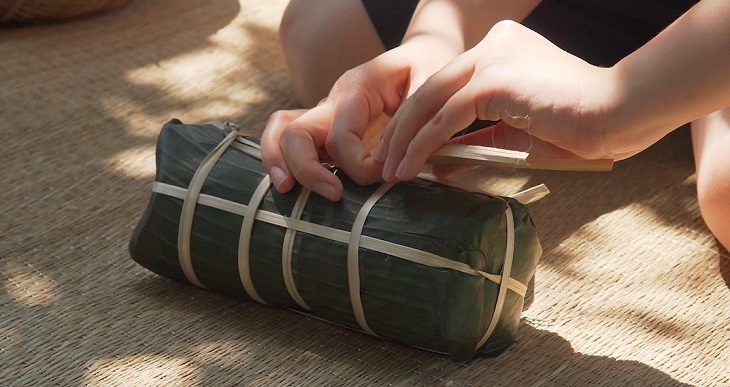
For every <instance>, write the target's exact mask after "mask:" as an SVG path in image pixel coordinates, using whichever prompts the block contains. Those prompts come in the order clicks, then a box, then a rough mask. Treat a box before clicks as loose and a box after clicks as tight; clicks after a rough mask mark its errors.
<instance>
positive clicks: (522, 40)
mask: <svg viewBox="0 0 730 387" xmlns="http://www.w3.org/2000/svg"><path fill="white" fill-rule="evenodd" d="M619 84H620V82H619V80H617V77H616V75H615V74H614V73H613V72H612V69H607V68H600V67H595V66H592V65H590V64H588V63H586V62H584V61H583V60H581V59H579V58H577V57H575V56H573V55H571V54H569V53H567V52H565V51H563V50H561V49H560V48H558V47H557V46H555V45H553V44H552V43H550V42H549V41H548V40H547V39H545V38H543V37H542V36H541V35H539V34H537V33H536V32H534V31H531V30H529V29H528V28H526V27H524V26H522V25H520V24H518V23H515V22H511V21H503V22H500V23H498V24H497V25H495V27H494V28H492V30H490V32H489V33H488V34H487V36H486V37H485V38H484V39H483V40H482V41H481V42H480V43H479V44H478V45H477V46H475V47H474V48H472V49H471V50H469V51H467V52H465V53H464V54H462V55H460V56H459V57H457V58H456V59H454V60H453V61H452V62H451V63H449V64H448V65H447V66H445V67H444V68H443V69H442V70H440V71H439V72H438V73H436V74H434V75H433V76H432V77H431V78H429V79H428V80H427V81H426V82H425V83H424V84H423V85H422V86H421V88H419V89H418V90H417V91H416V92H415V93H414V94H413V95H412V96H411V97H409V98H408V100H407V101H405V102H404V103H403V105H402V106H401V108H400V109H399V110H398V112H397V113H396V115H395V116H394V117H393V119H391V121H390V123H389V124H388V126H387V127H386V129H385V132H384V134H383V138H382V140H381V142H380V144H379V146H378V148H377V150H376V152H375V159H376V161H380V162H383V163H384V168H383V179H384V180H386V181H390V182H393V181H398V180H410V179H412V178H414V177H415V176H416V175H417V174H418V173H419V172H420V171H421V169H422V168H423V165H424V164H425V162H426V160H427V158H428V156H429V155H430V154H431V153H433V152H434V151H436V150H438V148H440V147H441V146H442V145H444V144H445V143H446V142H447V141H448V140H449V138H451V136H452V135H454V134H456V133H457V132H458V131H459V130H461V129H462V128H464V127H466V126H467V125H468V124H469V123H471V122H472V121H474V119H476V118H480V119H483V120H493V121H496V120H500V119H501V120H502V121H503V123H502V124H500V125H497V126H495V127H492V128H488V129H486V130H484V131H481V132H477V133H475V134H471V135H469V136H465V137H462V138H458V139H456V140H454V141H457V142H466V143H471V144H479V145H491V146H497V147H502V148H507V149H514V150H520V151H526V150H527V149H528V148H529V149H530V153H531V155H535V156H538V157H546V158H576V157H579V158H610V159H622V158H626V157H629V156H631V155H633V154H635V153H638V152H639V151H641V150H643V149H644V148H646V147H648V146H649V145H651V144H652V143H654V142H655V141H656V140H658V139H659V138H647V136H644V137H642V134H641V133H633V132H629V131H626V130H623V128H622V125H623V124H622V122H621V119H620V117H619V116H620V114H618V113H616V112H617V107H618V106H619V105H620V103H621V91H622V90H621V88H620V87H619V86H618V85H619ZM624 126H625V125H624Z"/></svg>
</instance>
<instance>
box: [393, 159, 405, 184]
mask: <svg viewBox="0 0 730 387" xmlns="http://www.w3.org/2000/svg"><path fill="white" fill-rule="evenodd" d="M405 172H406V163H405V161H401V163H400V165H399V166H398V169H397V170H396V171H395V177H397V178H398V180H403V175H404V174H405Z"/></svg>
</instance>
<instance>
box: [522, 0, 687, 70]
mask: <svg viewBox="0 0 730 387" xmlns="http://www.w3.org/2000/svg"><path fill="white" fill-rule="evenodd" d="M696 3H697V1H696V0H643V1H642V0H620V1H619V0H617V1H609V0H543V2H542V3H540V5H539V6H538V7H537V8H536V9H535V10H534V11H533V12H532V13H531V14H530V15H529V16H528V17H527V18H526V19H525V20H524V21H523V24H524V25H526V26H527V27H529V28H531V29H533V30H535V31H536V32H538V33H540V34H541V35H543V36H545V37H546V38H548V39H549V40H550V41H551V42H553V43H555V44H556V45H557V46H558V47H560V48H562V49H563V50H565V51H567V52H570V53H571V54H573V55H576V56H578V57H580V58H582V59H583V60H585V61H587V62H589V63H591V64H594V65H597V66H612V65H614V64H616V62H618V61H620V60H621V59H622V58H624V57H625V56H627V55H629V54H630V53H632V52H633V51H635V50H636V49H638V48H639V47H641V46H643V45H644V44H645V43H646V42H648V41H649V40H651V39H652V38H653V37H654V36H656V35H657V34H658V33H659V32H661V31H662V30H663V29H664V28H666V27H667V26H668V25H669V24H671V23H672V22H673V21H674V20H676V19H677V18H678V17H680V16H681V15H682V14H683V13H684V12H686V11H687V10H689V9H690V8H691V7H692V6H693V5H694V4H696Z"/></svg>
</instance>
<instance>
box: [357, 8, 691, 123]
mask: <svg viewBox="0 0 730 387" xmlns="http://www.w3.org/2000/svg"><path fill="white" fill-rule="evenodd" d="M361 1H362V3H363V5H364V6H365V9H366V10H367V13H368V15H369V17H370V20H371V21H372V23H373V25H374V26H375V30H376V31H377V32H378V36H380V39H381V41H382V42H383V45H384V46H385V48H386V49H387V50H390V49H392V48H394V47H397V46H398V45H400V43H401V41H402V40H403V35H404V34H405V32H406V29H407V28H408V24H409V23H410V20H411V17H412V16H413V12H414V10H415V9H416V6H417V5H418V0H361ZM697 2H698V0H543V1H542V3H540V5H539V6H537V8H535V10H534V11H532V13H531V14H530V15H529V16H528V17H527V18H526V19H525V20H524V21H523V22H522V24H524V25H525V26H527V27H529V28H530V29H532V30H534V31H536V32H538V33H540V34H541V35H543V36H545V37H546V38H547V39H548V40H550V41H551V42H553V43H554V44H556V45H557V46H558V47H560V48H562V49H563V50H565V51H567V52H569V53H571V54H573V55H575V56H577V57H579V58H582V59H583V60H585V61H586V62H588V63H591V64H593V65H596V66H606V67H608V66H613V65H614V64H616V63H617V62H618V61H620V60H621V59H623V58H624V57H626V56H627V55H629V54H630V53H632V52H633V51H635V50H636V49H638V48H639V47H641V46H643V45H644V44H645V43H646V42H648V41H649V40H651V39H652V38H653V37H654V36H656V35H657V34H658V33H659V32H661V31H662V30H663V29H664V28H666V27H667V26H668V25H669V24H671V23H672V22H673V21H674V20H676V19H677V18H678V17H679V16H681V15H682V14H683V13H685V12H686V11H687V10H689V9H690V8H691V7H692V6H693V5H694V4H696V3H697ZM490 124H492V122H489V121H479V120H477V121H476V122H475V123H473V124H472V125H470V126H469V127H468V128H467V129H466V130H465V132H471V131H473V130H476V129H480V128H484V127H486V126H488V125H490ZM462 133H464V132H462Z"/></svg>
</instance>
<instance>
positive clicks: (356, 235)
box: [347, 184, 393, 336]
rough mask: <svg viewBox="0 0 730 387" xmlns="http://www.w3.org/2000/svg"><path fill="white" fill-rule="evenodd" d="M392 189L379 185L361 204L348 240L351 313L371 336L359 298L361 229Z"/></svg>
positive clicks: (348, 280)
mask: <svg viewBox="0 0 730 387" xmlns="http://www.w3.org/2000/svg"><path fill="white" fill-rule="evenodd" d="M391 188H393V184H383V185H381V186H380V187H379V188H378V189H377V190H375V192H373V194H372V195H370V197H369V198H368V199H367V200H366V201H365V203H363V205H362V207H361V208H360V211H359V212H358V213H357V216H355V221H354V222H352V231H350V239H349V241H348V245H347V284H348V288H349V291H350V303H351V304H352V313H353V314H354V315H355V320H356V321H357V324H358V325H360V328H362V330H364V331H365V332H368V333H370V334H371V335H373V336H377V334H376V333H375V332H373V330H372V329H371V328H370V327H369V326H368V323H367V320H366V319H365V310H364V309H363V306H362V299H361V298H360V253H359V252H360V238H361V236H362V228H363V227H364V226H365V221H366V220H367V218H368V215H369V214H370V210H372V208H373V206H375V203H377V202H378V200H380V198H381V197H383V195H385V193H386V192H388V190H390V189H391Z"/></svg>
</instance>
